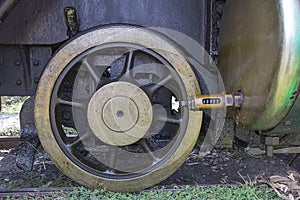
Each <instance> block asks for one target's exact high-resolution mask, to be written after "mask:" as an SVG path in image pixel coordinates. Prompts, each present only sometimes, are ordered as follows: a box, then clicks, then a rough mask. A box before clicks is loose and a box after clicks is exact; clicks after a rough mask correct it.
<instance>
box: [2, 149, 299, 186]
mask: <svg viewBox="0 0 300 200" xmlns="http://www.w3.org/2000/svg"><path fill="white" fill-rule="evenodd" d="M15 154H16V151H15V149H10V150H0V190H7V189H11V188H26V187H69V186H70V187H71V186H78V184H77V183H75V182H73V181H71V180H70V179H69V178H67V177H66V176H64V175H63V174H62V173H61V172H60V171H59V170H58V169H57V168H56V167H55V165H54V164H53V163H52V162H51V161H50V160H49V159H48V158H47V156H45V154H42V153H39V155H37V157H36V161H35V163H34V168H33V171H32V172H24V171H22V170H20V169H18V168H17V166H16V164H15ZM263 158H264V157H263ZM292 158H293V155H275V156H274V157H273V158H265V159H262V158H258V157H253V156H249V155H247V154H245V153H244V152H243V151H242V150H241V149H239V150H235V151H228V150H213V151H212V152H211V153H210V154H208V155H207V156H205V157H203V158H199V157H198V155H197V152H196V151H194V152H193V153H191V154H190V156H189V157H188V159H187V160H186V162H185V164H184V165H183V166H182V167H181V168H180V169H178V170H177V171H176V172H175V173H174V174H173V175H172V176H171V177H169V178H168V179H166V180H164V181H163V182H161V183H160V184H159V186H167V187H170V186H175V185H207V184H238V183H244V182H245V181H247V182H253V181H255V179H256V178H257V177H258V176H264V177H268V176H271V175H282V176H286V175H287V171H288V170H296V171H298V172H299V171H300V158H297V159H296V160H295V162H294V163H293V165H292V167H290V166H289V165H288V163H289V161H290V160H291V159H292Z"/></svg>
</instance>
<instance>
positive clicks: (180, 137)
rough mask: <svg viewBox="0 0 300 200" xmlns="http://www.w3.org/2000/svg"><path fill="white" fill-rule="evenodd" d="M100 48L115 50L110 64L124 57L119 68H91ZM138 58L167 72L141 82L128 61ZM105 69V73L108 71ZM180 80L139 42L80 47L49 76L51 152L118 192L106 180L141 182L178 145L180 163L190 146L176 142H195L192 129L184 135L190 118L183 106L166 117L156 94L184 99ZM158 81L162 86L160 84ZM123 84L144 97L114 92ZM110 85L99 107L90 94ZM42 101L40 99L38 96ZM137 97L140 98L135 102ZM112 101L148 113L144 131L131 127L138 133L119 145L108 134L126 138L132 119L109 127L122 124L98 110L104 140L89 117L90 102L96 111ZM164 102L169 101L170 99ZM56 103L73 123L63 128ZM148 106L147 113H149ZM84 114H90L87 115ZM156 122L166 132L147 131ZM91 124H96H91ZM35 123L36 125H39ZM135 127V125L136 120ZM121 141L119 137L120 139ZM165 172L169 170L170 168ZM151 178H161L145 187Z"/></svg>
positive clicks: (165, 161)
mask: <svg viewBox="0 0 300 200" xmlns="http://www.w3.org/2000/svg"><path fill="white" fill-rule="evenodd" d="M122 49H123V50H124V49H125V50H126V52H122ZM103 52H106V53H107V52H114V53H115V52H118V54H120V55H122V56H120V55H117V56H116V55H114V57H117V59H116V60H114V62H116V63H118V62H121V60H125V63H123V64H124V65H123V66H124V67H123V68H121V69H119V68H120V64H118V65H116V66H114V65H112V66H110V65H104V66H101V67H100V68H101V69H100V68H99V69H97V70H95V68H96V66H95V65H93V64H92V65H91V60H92V59H93V58H95V57H97V56H99V55H103V54H101V53H103ZM110 56H111V54H110ZM124 56H125V57H124ZM138 56H140V57H141V56H146V57H148V59H149V57H151V59H152V60H151V59H150V60H151V61H153V60H155V61H156V62H157V63H155V64H153V63H151V64H152V65H153V66H156V64H159V66H160V68H162V67H163V69H164V70H165V71H167V72H168V73H167V75H166V74H164V73H162V74H163V75H162V77H160V78H158V79H157V80H156V81H154V84H152V83H149V82H148V83H145V80H144V79H143V78H142V79H139V80H137V79H136V76H138V75H140V76H142V75H141V74H139V73H137V72H136V71H139V70H141V71H143V69H144V68H143V67H142V68H143V69H137V68H135V67H136V66H135V65H134V62H135V59H136V57H138ZM100 57H101V56H100ZM102 57H103V56H102ZM146 60H147V59H146ZM114 62H112V63H114ZM143 64H145V63H143ZM146 64H147V63H146ZM140 65H141V64H139V66H140ZM108 69H109V71H110V72H108ZM166 69H167V70H166ZM134 70H136V71H134ZM147 70H149V66H147ZM74 71H75V72H74ZM154 71H155V70H154ZM45 73H46V72H45ZM74 73H75V74H76V76H75V77H76V78H75V79H74V80H72V81H71V82H73V86H72V88H73V89H72V99H68V98H65V96H64V92H68V87H66V84H65V83H64V82H68V81H69V79H72V77H74ZM82 74H86V75H87V77H88V78H87V79H88V81H87V82H89V83H90V84H89V85H88V86H87V85H85V86H86V87H87V88H89V94H88V95H85V93H84V92H82V87H81V86H82V83H83V82H84V81H82V80H85V79H86V77H84V76H83V78H82V77H80V76H82ZM99 74H100V75H99ZM43 76H44V75H43ZM47 76H49V74H47ZM181 79H182V77H180V74H178V71H177V70H176V69H174V68H173V66H172V65H171V64H170V63H169V61H168V60H167V59H165V58H164V57H162V56H161V55H160V54H158V53H156V52H155V51H153V50H149V48H148V47H145V46H141V45H136V44H134V45H133V44H129V43H122V42H112V43H108V44H107V43H105V44H101V45H97V46H95V47H93V48H89V49H88V50H86V51H83V53H82V52H81V53H79V54H78V55H76V57H74V58H73V59H72V61H71V62H69V63H68V64H67V65H66V66H65V67H63V68H62V69H61V70H60V72H59V76H58V78H57V79H55V82H54V83H53V87H52V90H49V91H47V95H49V94H48V93H50V92H51V94H50V95H51V98H50V102H49V104H50V108H49V113H50V114H49V116H46V117H49V118H50V120H49V121H50V125H51V130H52V131H53V136H54V140H55V141H52V140H51V142H54V143H56V144H57V146H59V149H58V150H55V153H57V151H59V154H60V156H62V157H63V158H64V159H65V160H67V161H68V163H71V164H72V165H74V167H76V168H77V169H80V172H83V173H88V174H89V175H90V176H91V177H96V180H97V181H96V182H99V181H100V183H102V182H103V183H104V185H105V187H108V189H110V190H120V188H116V186H115V187H112V188H110V187H109V185H110V184H115V183H117V182H118V181H121V185H123V187H124V186H125V185H126V183H127V182H128V181H129V182H130V183H132V184H136V183H137V182H139V181H141V180H145V177H146V178H147V177H148V176H150V175H151V174H152V173H153V172H159V171H160V170H161V169H164V168H166V165H169V164H172V163H171V162H170V160H172V157H174V155H176V153H175V152H178V150H179V149H182V150H184V154H182V153H181V154H180V155H179V157H180V160H179V162H183V160H184V159H183V158H185V157H186V155H187V150H188V151H189V150H190V149H191V147H190V146H191V144H186V147H184V148H182V147H181V146H183V144H182V142H183V141H184V140H185V138H187V137H190V136H189V135H192V136H193V138H192V139H191V138H189V142H190V143H192V145H193V143H194V142H195V138H197V133H193V134H192V133H189V134H186V132H185V131H186V130H187V129H188V128H189V127H188V126H189V125H188V122H189V120H190V117H191V116H190V115H189V111H188V109H187V108H183V107H182V108H180V109H179V112H178V113H177V115H176V116H175V115H172V116H170V113H171V111H170V110H167V112H165V113H164V110H165V108H164V107H163V106H162V105H161V104H163V103H166V102H164V101H165V99H163V100H162V101H160V98H161V97H162V96H164V95H163V94H166V93H169V94H170V95H171V96H172V97H174V98H177V99H179V100H184V99H186V98H187V95H188V94H187V93H188V92H189V91H186V88H185V87H184V86H186V85H185V84H184V83H183V81H182V80H181ZM66 80H68V81H66ZM152 81H153V80H152ZM69 82H70V81H69ZM146 82H147V81H146ZM79 83H80V84H79ZM129 85H130V86H129ZM162 85H163V86H164V87H162ZM114 86H117V87H114ZM125 86H126V87H127V86H128V87H129V88H131V89H132V88H134V87H136V88H137V91H139V93H138V94H139V96H140V97H141V96H143V95H144V96H146V97H144V98H131V97H128V96H126V94H125V93H126V92H125V93H124V94H122V95H120V93H122V90H120V89H119V90H118V88H120V87H123V88H124V87H125ZM66 88H67V89H66ZM105 88H109V89H105ZM113 88H115V91H114V92H110V93H111V94H110V95H108V96H107V97H106V95H104V97H106V99H105V98H104V99H105V100H104V101H103V103H102V105H100V106H99V104H98V103H99V101H101V99H103V98H101V97H100V98H99V97H96V96H101V94H102V93H105V90H106V91H107V93H109V91H112V90H113ZM64 89H66V91H64ZM125 91H126V90H125ZM128 91H129V90H128ZM113 93H116V95H115V96H114V95H113ZM161 93H163V94H161ZM80 96H81V97H83V98H82V99H78V97H80ZM86 97H87V98H86ZM147 98H148V100H147ZM42 99H43V100H44V98H42ZM95 99H96V100H95ZM139 99H144V100H142V101H141V102H139ZM39 101H41V99H39V98H38V95H37V104H36V108H37V107H38V102H39ZM93 102H94V103H93ZM114 102H118V103H120V102H121V103H124V102H127V104H129V105H134V106H133V107H135V109H136V111H135V112H136V113H137V114H136V115H138V116H140V115H141V114H148V115H149V116H148V118H147V117H146V118H145V119H146V121H148V124H146V125H145V127H143V128H144V129H137V130H138V131H141V132H139V134H137V135H134V137H136V139H135V140H131V139H127V140H126V139H125V141H126V142H125V143H124V144H122V143H119V141H118V140H116V139H114V138H116V137H115V136H117V135H113V134H119V133H120V132H123V133H122V134H124V133H125V134H124V135H125V137H128V135H130V134H129V133H128V132H126V131H128V130H132V128H135V126H137V125H136V124H137V122H136V120H137V119H135V120H133V122H132V123H133V124H130V123H129V124H130V126H129V127H126V128H124V127H123V129H122V130H121V131H120V130H116V129H115V128H120V127H118V126H115V125H116V124H117V125H122V123H121V124H120V122H118V121H114V117H117V116H114V117H111V116H109V117H107V116H106V114H107V112H103V113H104V114H102V115H101V116H100V117H99V118H100V121H101V120H103V121H104V123H103V124H104V126H106V128H109V129H111V130H110V131H111V134H112V135H113V137H111V138H110V139H109V140H105V139H104V138H103V136H104V135H105V133H104V134H103V133H101V132H100V133H98V132H97V130H98V129H99V126H97V124H98V125H99V120H94V119H95V118H97V116H96V115H95V113H97V112H93V111H94V110H95V106H96V107H97V106H98V107H100V108H99V110H103V109H104V110H106V111H107V110H109V109H108V108H107V107H111V106H110V105H111V104H113V103H114ZM147 102H148V103H147ZM143 103H144V104H143ZM167 103H168V104H170V102H167ZM100 104H101V103H100ZM137 104H139V106H136V105H137ZM141 105H150V106H152V107H153V108H151V109H146V111H144V112H142V111H140V110H141V107H142V106H141ZM62 107H70V108H69V110H71V111H72V116H73V118H74V119H73V121H74V126H73V127H72V126H71V127H66V126H64V123H63V120H62V119H61V117H60V115H61V113H62V112H61V110H63V109H62ZM146 107H147V106H146ZM112 108H115V106H113V107H112ZM39 109H40V108H37V109H36V110H37V111H36V117H37V116H40V115H41V114H40V113H39ZM152 109H153V114H152V113H151V112H152ZM89 110H92V111H89ZM119 111H121V112H119ZM124 111H125V110H119V109H117V112H113V113H115V114H116V115H117V114H118V112H119V115H122V112H123V114H124ZM147 111H148V113H147ZM105 113H106V114H105ZM125 113H126V112H125ZM197 114H199V116H200V117H199V116H198V117H196V119H199V118H201V115H200V114H201V113H197ZM133 115H134V114H133ZM152 115H153V116H152ZM88 116H90V119H89V117H88ZM131 117H132V116H131ZM106 119H108V120H106ZM110 119H111V120H110ZM152 119H154V120H152ZM105 120H106V121H105ZM36 121H37V124H42V123H41V122H40V121H39V120H36ZM149 121H150V122H149ZM157 121H158V122H163V123H166V125H163V126H162V127H160V128H162V131H166V132H169V133H168V134H165V135H163V134H161V133H159V134H158V133H155V134H153V133H152V132H153V130H154V129H155V128H157V127H159V125H158V126H157ZM126 122H128V119H127V120H126ZM93 123H94V124H96V125H95V126H94V125H93ZM118 123H119V124H118ZM198 123H200V120H199V121H198ZM103 124H102V125H103ZM108 124H109V125H108ZM111 124H113V125H111ZM123 124H124V123H123ZM125 125H126V126H128V124H126V123H125ZM37 126H38V127H40V126H39V125H37ZM200 126H201V123H200ZM200 126H199V125H197V126H196V127H192V129H193V131H195V130H198V131H199V129H200ZM95 127H96V128H95ZM112 127H114V128H112ZM138 127H140V124H139V126H138ZM72 128H73V131H74V132H73V135H69V134H68V133H67V131H66V129H67V130H69V129H72ZM190 129H191V128H190ZM38 130H39V128H38ZM168 130H171V131H173V132H175V133H176V134H171V133H170V131H168ZM39 132H40V131H39ZM104 132H105V131H104ZM134 132H136V131H134ZM39 136H40V139H41V141H42V143H43V146H46V147H45V149H46V151H47V152H48V151H49V148H48V147H47V144H44V143H45V142H43V140H44V139H45V138H44V135H41V134H40V133H39ZM157 136H159V137H163V136H164V137H165V140H166V141H167V144H163V142H162V144H160V143H159V142H158V141H161V140H162V139H157ZM166 138H167V139H166ZM47 140H48V139H47ZM110 141H111V143H110ZM121 141H124V139H123V140H121ZM52 148H53V147H52ZM52 151H53V150H50V153H49V154H50V157H51V158H52V159H53V160H54V162H55V163H56V164H57V165H58V167H59V168H60V169H62V168H63V166H62V163H61V162H60V161H57V159H56V158H55V156H53V155H54V153H53V152H52ZM141 152H142V153H141ZM104 154H106V156H103V155H104ZM120 158H121V159H120ZM174 158H175V157H174ZM177 165H178V164H177ZM177 167H178V166H177ZM62 170H63V171H64V172H65V173H66V174H67V175H69V176H71V178H73V179H75V180H76V181H79V182H80V183H82V184H85V185H87V186H90V187H91V184H90V183H89V184H86V183H84V181H82V180H78V179H80V178H78V177H77V176H76V175H74V172H72V173H70V172H66V170H65V169H62ZM171 171H174V170H173V169H172V170H171ZM164 178H165V177H163V179H164ZM160 179H161V178H160ZM105 181H108V183H106V184H105ZM157 181H161V180H154V181H151V182H149V183H147V184H148V186H150V185H153V184H154V183H156V182H157ZM127 186H128V185H127ZM92 187H95V186H92ZM132 187H133V189H132V188H131V189H130V188H128V187H127V188H126V189H125V190H129V191H130V190H135V189H136V188H141V187H145V186H140V185H135V186H132ZM121 190H122V191H123V190H124V188H123V189H122V188H121Z"/></svg>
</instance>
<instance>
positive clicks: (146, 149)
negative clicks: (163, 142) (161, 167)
mask: <svg viewBox="0 0 300 200" xmlns="http://www.w3.org/2000/svg"><path fill="white" fill-rule="evenodd" d="M147 143H148V142H147V141H146V139H142V140H140V142H139V145H141V147H142V149H143V150H144V152H145V153H147V155H148V157H149V158H150V159H151V160H153V163H156V162H157V161H158V160H159V158H157V157H156V156H155V155H154V153H153V152H152V151H151V149H150V148H149V145H148V144H147Z"/></svg>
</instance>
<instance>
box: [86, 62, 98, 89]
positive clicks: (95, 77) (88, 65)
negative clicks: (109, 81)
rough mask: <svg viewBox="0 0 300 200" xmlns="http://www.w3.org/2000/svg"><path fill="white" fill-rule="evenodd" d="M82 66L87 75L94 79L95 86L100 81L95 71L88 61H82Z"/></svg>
mask: <svg viewBox="0 0 300 200" xmlns="http://www.w3.org/2000/svg"><path fill="white" fill-rule="evenodd" d="M82 65H83V66H84V68H85V69H86V70H87V71H88V73H89V74H90V75H91V76H92V78H93V79H94V81H95V83H96V85H97V84H98V83H99V81H100V78H99V76H98V74H97V72H96V71H95V69H94V68H93V67H92V66H91V65H90V64H89V63H88V61H87V60H86V59H84V60H83V61H82Z"/></svg>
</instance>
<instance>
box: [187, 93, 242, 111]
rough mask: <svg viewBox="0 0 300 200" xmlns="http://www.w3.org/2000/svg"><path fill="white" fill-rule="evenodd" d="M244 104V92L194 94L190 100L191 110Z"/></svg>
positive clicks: (236, 106) (238, 106)
mask: <svg viewBox="0 0 300 200" xmlns="http://www.w3.org/2000/svg"><path fill="white" fill-rule="evenodd" d="M242 104H243V94H242V92H237V93H233V94H226V93H224V94H204V95H199V96H192V97H190V98H189V100H188V107H189V109H190V110H209V109H224V108H225V107H235V108H241V107H242Z"/></svg>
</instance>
